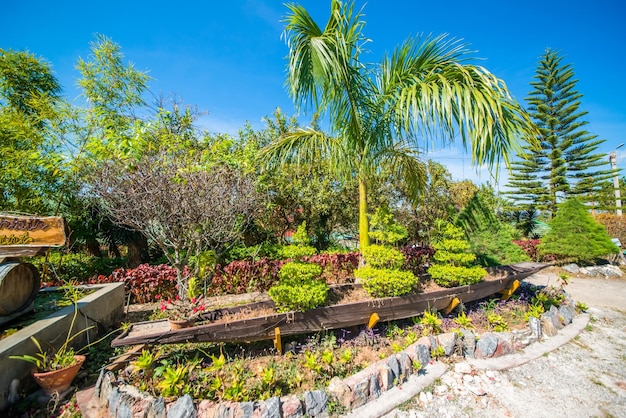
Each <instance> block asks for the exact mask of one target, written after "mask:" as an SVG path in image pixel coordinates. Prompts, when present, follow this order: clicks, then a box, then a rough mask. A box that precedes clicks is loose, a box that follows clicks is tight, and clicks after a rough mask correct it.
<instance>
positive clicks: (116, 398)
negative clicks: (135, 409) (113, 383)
mask: <svg viewBox="0 0 626 418" xmlns="http://www.w3.org/2000/svg"><path fill="white" fill-rule="evenodd" d="M121 397H122V394H121V393H120V390H119V388H117V387H113V388H111V392H110V393H109V414H110V415H111V416H112V417H116V416H117V406H118V404H119V403H120V398H121Z"/></svg>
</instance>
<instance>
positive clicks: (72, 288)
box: [9, 282, 110, 395]
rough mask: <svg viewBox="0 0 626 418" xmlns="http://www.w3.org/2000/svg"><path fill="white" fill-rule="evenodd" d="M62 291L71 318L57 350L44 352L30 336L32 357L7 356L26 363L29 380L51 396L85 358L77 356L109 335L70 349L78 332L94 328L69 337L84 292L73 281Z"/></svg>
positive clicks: (67, 383)
mask: <svg viewBox="0 0 626 418" xmlns="http://www.w3.org/2000/svg"><path fill="white" fill-rule="evenodd" d="M63 288H64V290H65V298H66V299H68V300H70V301H71V302H72V303H73V306H74V315H73V317H72V321H71V323H70V327H69V330H68V332H67V336H66V338H65V341H64V342H63V344H62V345H61V347H59V348H58V349H54V348H53V347H51V348H50V349H44V348H43V347H42V345H41V343H40V342H39V341H38V340H37V339H36V338H35V337H31V340H32V341H33V343H34V344H35V346H36V347H37V350H38V352H37V353H36V354H35V355H30V354H23V355H15V356H9V358H12V359H17V360H23V361H27V362H29V363H32V364H33V365H34V366H35V367H34V368H33V370H32V375H33V378H34V379H35V381H36V382H37V383H38V384H39V386H41V388H42V389H43V390H44V392H45V393H46V394H47V395H52V394H53V393H54V392H57V393H63V392H64V391H66V390H67V389H68V388H69V387H70V385H71V384H72V380H73V379H74V377H75V376H76V374H77V373H78V371H79V370H80V368H81V366H82V365H83V363H84V362H85V356H84V355H80V354H78V353H79V352H81V351H83V350H85V349H87V348H88V347H90V346H92V345H94V344H97V343H98V342H100V341H102V340H103V339H104V338H106V337H107V336H108V335H110V334H107V335H106V336H104V337H102V338H101V339H99V340H97V341H94V342H92V343H90V344H88V345H86V346H84V347H82V348H81V349H80V350H77V351H76V350H74V348H73V347H72V346H71V343H72V342H73V341H74V340H75V339H76V338H77V337H78V336H80V335H81V334H82V333H84V332H87V331H89V330H90V329H92V328H94V326H91V327H87V328H85V329H82V330H81V331H79V332H76V333H74V334H72V329H73V328H74V324H75V322H76V317H77V315H78V300H79V299H80V298H81V297H82V296H83V295H84V293H83V292H82V291H81V290H80V289H79V288H77V286H76V283H75V282H68V283H66V285H65V286H63Z"/></svg>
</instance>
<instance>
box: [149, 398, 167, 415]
mask: <svg viewBox="0 0 626 418" xmlns="http://www.w3.org/2000/svg"><path fill="white" fill-rule="evenodd" d="M166 415H167V409H166V408H165V399H163V398H157V399H155V400H154V401H153V402H152V403H151V404H150V405H149V406H148V408H147V409H146V418H162V417H164V416H166Z"/></svg>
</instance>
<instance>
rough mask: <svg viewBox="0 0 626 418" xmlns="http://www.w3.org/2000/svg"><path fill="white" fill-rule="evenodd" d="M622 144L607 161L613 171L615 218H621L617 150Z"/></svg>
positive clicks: (619, 146) (612, 152)
mask: <svg viewBox="0 0 626 418" xmlns="http://www.w3.org/2000/svg"><path fill="white" fill-rule="evenodd" d="M623 145H624V143H621V144H619V145H618V146H617V147H615V149H614V150H613V151H611V153H610V154H609V161H610V162H611V169H612V170H613V187H614V188H615V207H616V208H617V209H616V211H615V213H617V216H622V197H621V194H620V190H619V178H618V176H617V152H616V151H617V149H618V148H621V147H622V146H623Z"/></svg>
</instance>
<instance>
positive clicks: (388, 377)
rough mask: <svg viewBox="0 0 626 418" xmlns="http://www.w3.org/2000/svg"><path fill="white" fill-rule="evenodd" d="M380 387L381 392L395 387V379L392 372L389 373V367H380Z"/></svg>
mask: <svg viewBox="0 0 626 418" xmlns="http://www.w3.org/2000/svg"><path fill="white" fill-rule="evenodd" d="M379 373H380V387H381V388H382V390H383V392H385V391H388V390H389V389H391V388H392V387H393V386H394V385H395V381H394V379H395V377H394V375H393V371H391V367H389V366H388V365H387V364H383V365H382V366H381V367H380V372H379Z"/></svg>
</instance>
